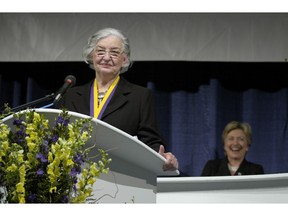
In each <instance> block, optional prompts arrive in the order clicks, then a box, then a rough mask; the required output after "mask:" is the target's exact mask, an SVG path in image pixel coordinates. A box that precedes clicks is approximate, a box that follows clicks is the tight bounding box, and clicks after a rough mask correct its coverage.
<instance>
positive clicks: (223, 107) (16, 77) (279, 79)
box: [0, 61, 288, 176]
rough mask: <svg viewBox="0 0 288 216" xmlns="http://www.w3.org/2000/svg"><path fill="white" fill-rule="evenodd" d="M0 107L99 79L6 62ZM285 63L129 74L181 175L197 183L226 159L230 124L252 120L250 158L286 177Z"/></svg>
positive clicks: (181, 66) (173, 65)
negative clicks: (69, 79) (208, 166)
mask: <svg viewBox="0 0 288 216" xmlns="http://www.w3.org/2000/svg"><path fill="white" fill-rule="evenodd" d="M0 66H1V68H2V69H1V72H0V107H1V106H3V104H4V103H9V105H10V106H11V107H16V106H19V105H21V104H24V103H27V102H30V101H33V100H36V99H39V98H42V97H44V96H45V95H48V94H51V93H54V92H56V91H57V90H58V89H59V88H60V87H61V86H62V85H63V82H64V78H65V77H66V76H67V75H70V74H71V75H74V76H75V77H76V78H77V85H81V84H83V83H85V82H87V81H89V80H90V79H91V78H93V77H94V71H92V70H91V69H89V67H88V65H86V64H85V63H82V62H1V63H0ZM287 71H288V64H287V63H286V62H273V63H272V62H257V63H256V62H186V61H137V62H134V64H133V66H132V67H131V68H130V70H129V71H128V72H126V73H125V74H124V76H125V77H126V79H128V80H129V81H131V82H133V83H136V84H139V85H142V86H146V87H148V88H150V89H152V90H153V91H154V96H155V102H156V107H155V108H156V111H157V114H158V123H159V128H160V131H161V132H162V135H163V138H164V140H165V141H166V143H167V147H168V150H169V151H172V152H173V153H174V154H175V155H176V156H177V158H178V160H179V163H180V171H181V175H183V176H199V175H200V173H201V171H202V168H203V166H204V164H205V162H206V161H207V160H209V159H214V158H218V157H223V147H222V142H221V134H222V130H223V128H224V126H225V125H226V124H227V123H228V122H229V121H231V120H238V121H247V122H249V123H250V124H251V126H252V130H253V143H252V146H251V148H250V150H249V152H248V155H247V159H248V160H250V161H252V162H255V163H260V164H262V165H263V166H264V170H265V173H267V174H268V173H283V172H288V140H287V138H288V127H287V116H288V112H287V109H288V73H287Z"/></svg>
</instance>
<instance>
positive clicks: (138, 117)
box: [56, 77, 164, 152]
mask: <svg viewBox="0 0 288 216" xmlns="http://www.w3.org/2000/svg"><path fill="white" fill-rule="evenodd" d="M92 84H93V81H91V82H89V83H87V84H85V85H82V86H75V87H73V88H71V89H69V90H68V91H67V92H66V94H65V95H64V97H63V99H62V100H60V101H59V103H58V104H57V106H56V108H59V109H61V108H63V107H65V108H67V109H68V110H69V111H74V112H79V113H82V114H86V115H90V89H91V85H92ZM101 120H102V121H104V122H106V123H108V124H110V125H112V126H114V127H116V128H119V129H120V130H122V131H124V132H126V133H128V134H130V135H132V136H137V137H138V139H139V140H141V141H142V142H143V143H145V144H147V145H148V146H150V147H151V148H152V149H154V150H155V151H157V152H158V150H159V146H160V145H164V143H163V141H162V138H161V136H160V133H159V131H158V128H157V123H156V115H155V110H154V99H153V95H152V92H151V90H149V89H147V88H144V87H141V86H138V85H135V84H132V83H130V82H128V81H127V80H125V79H124V78H123V77H121V78H120V81H119V83H118V85H117V89H116V90H115V93H114V95H113V97H112V98H111V100H110V102H109V104H108V106H107V108H106V110H105V111H104V113H103V115H102V118H101Z"/></svg>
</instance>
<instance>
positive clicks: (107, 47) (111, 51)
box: [93, 35, 128, 76]
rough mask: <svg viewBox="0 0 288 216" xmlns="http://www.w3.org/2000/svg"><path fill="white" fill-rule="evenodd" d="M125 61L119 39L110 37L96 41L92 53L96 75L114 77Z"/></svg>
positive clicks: (126, 59)
mask: <svg viewBox="0 0 288 216" xmlns="http://www.w3.org/2000/svg"><path fill="white" fill-rule="evenodd" d="M127 61H128V58H127V55H126V54H125V53H124V52H123V44H122V41H121V39H120V38H118V37H116V36H112V35H111V36H108V37H106V38H103V39H101V40H99V41H98V43H97V46H96V48H95V50H94V52H93V64H94V67H95V69H96V72H97V73H98V74H101V75H104V76H106V75H114V76H115V75H117V74H118V73H119V71H120V69H121V68H122V67H123V66H125V65H126V64H127Z"/></svg>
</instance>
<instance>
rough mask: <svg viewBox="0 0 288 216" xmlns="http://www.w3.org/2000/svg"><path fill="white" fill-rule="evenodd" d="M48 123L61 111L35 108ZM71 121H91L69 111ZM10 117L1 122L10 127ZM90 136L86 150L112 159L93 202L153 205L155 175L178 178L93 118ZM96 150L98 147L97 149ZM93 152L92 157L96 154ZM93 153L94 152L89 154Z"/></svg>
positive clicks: (120, 133) (157, 159)
mask: <svg viewBox="0 0 288 216" xmlns="http://www.w3.org/2000/svg"><path fill="white" fill-rule="evenodd" d="M35 111H36V112H38V113H41V114H43V115H44V116H45V117H46V118H47V119H48V120H49V122H55V118H56V117H57V116H58V115H59V113H61V112H62V110H58V109H42V108H40V109H35ZM69 114H70V115H71V121H72V122H73V121H75V119H77V118H78V119H79V118H90V116H87V115H83V114H80V113H76V112H69ZM11 119H12V116H9V117H6V118H5V119H3V121H5V123H6V124H7V125H8V126H9V127H10V128H12V127H13V125H12V120H11ZM92 126H93V134H92V138H91V139H90V141H89V142H88V143H87V147H90V146H92V145H94V144H96V146H97V147H98V148H100V149H103V150H106V151H108V154H109V157H110V158H112V161H111V163H110V164H109V169H110V171H109V173H108V174H102V175H101V176H100V178H99V179H97V181H96V182H95V184H94V188H93V192H94V196H93V199H94V200H96V201H93V203H156V194H157V176H177V175H179V171H178V170H176V171H165V172H164V171H163V170H162V166H163V164H164V162H165V158H164V157H162V156H161V155H160V154H158V153H157V152H155V151H154V150H153V149H151V148H150V147H148V146H147V145H145V144H144V143H142V142H141V141H139V140H138V139H137V138H136V137H133V136H131V135H129V134H127V133H125V132H123V131H121V130H119V129H117V128H115V127H113V126H111V125H109V124H107V123H105V122H103V121H101V120H98V119H95V118H93V119H92ZM96 149H97V148H96ZM96 151H97V150H95V154H98V151H97V152H96ZM91 153H92V154H93V152H91Z"/></svg>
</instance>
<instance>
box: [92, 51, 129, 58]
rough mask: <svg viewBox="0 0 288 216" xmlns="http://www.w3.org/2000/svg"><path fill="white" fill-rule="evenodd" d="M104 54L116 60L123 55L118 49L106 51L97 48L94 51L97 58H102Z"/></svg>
mask: <svg viewBox="0 0 288 216" xmlns="http://www.w3.org/2000/svg"><path fill="white" fill-rule="evenodd" d="M106 53H107V54H108V55H109V56H110V58H113V59H117V58H119V56H120V55H121V54H122V53H123V51H122V52H121V51H120V50H118V49H112V50H106V49H102V48H99V49H98V48H97V49H96V50H95V54H96V56H97V57H99V58H103V57H104V56H105V55H106Z"/></svg>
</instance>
